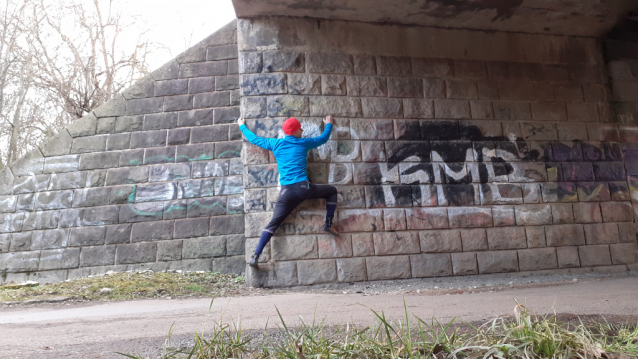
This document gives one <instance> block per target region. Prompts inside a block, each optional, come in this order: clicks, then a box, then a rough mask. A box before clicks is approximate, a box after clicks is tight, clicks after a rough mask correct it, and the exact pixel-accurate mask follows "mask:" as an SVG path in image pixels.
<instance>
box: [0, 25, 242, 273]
mask: <svg viewBox="0 0 638 359" xmlns="http://www.w3.org/2000/svg"><path fill="white" fill-rule="evenodd" d="M236 38H237V37H236V23H235V22H233V23H231V24H229V25H227V26H226V27H224V28H222V29H221V30H219V31H218V32H216V33H215V34H213V35H211V36H210V37H208V38H207V39H205V40H204V41H202V42H201V43H199V44H197V45H196V46H194V47H193V48H191V49H189V50H188V51H186V52H185V53H183V54H181V55H180V56H178V57H177V58H176V59H175V60H172V61H171V62H169V63H168V64H166V65H165V66H163V67H162V68H160V69H159V70H157V71H155V72H153V73H152V74H150V75H148V76H147V77H146V78H144V79H142V80H140V81H139V82H138V83H136V84H135V85H133V86H132V87H131V88H129V89H127V90H125V91H124V92H123V93H122V94H121V95H117V96H116V97H115V98H114V99H113V100H111V101H109V102H108V103H106V104H104V105H103V106H100V107H99V108H97V109H95V111H93V112H92V113H90V114H88V115H87V116H85V117H83V118H81V119H79V120H77V121H76V122H74V123H73V124H72V125H71V126H70V127H69V128H68V129H65V130H63V131H62V132H60V133H59V134H58V135H56V136H55V137H54V138H53V139H52V140H51V141H49V142H48V143H46V144H45V145H44V146H42V148H40V149H36V150H35V151H33V152H31V153H29V154H28V155H27V156H25V157H24V158H22V159H20V160H18V161H16V162H15V163H13V164H12V166H10V167H9V168H7V169H5V170H4V171H3V172H1V173H0V281H23V280H26V279H30V278H40V279H39V281H41V282H42V281H43V279H44V281H45V282H46V281H57V280H64V279H67V278H73V277H77V276H85V275H90V274H98V273H103V272H106V271H109V270H116V271H124V270H137V269H153V270H166V269H184V270H216V271H221V272H226V273H236V274H240V273H242V272H243V271H244V247H245V245H244V242H245V237H244V215H243V213H244V208H243V203H244V201H243V191H244V185H243V172H244V171H243V165H242V163H241V159H240V152H241V141H240V140H241V137H240V133H239V131H238V127H237V125H236V124H235V121H236V119H237V117H238V116H239V107H238V106H239V77H238V63H237V54H238V52H237V45H236Z"/></svg>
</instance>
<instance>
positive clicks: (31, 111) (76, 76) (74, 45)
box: [0, 0, 155, 168]
mask: <svg viewBox="0 0 638 359" xmlns="http://www.w3.org/2000/svg"><path fill="white" fill-rule="evenodd" d="M5 1H7V3H6V5H5V8H4V9H0V150H1V149H2V148H6V151H0V168H1V167H2V166H3V162H4V163H11V162H12V161H14V160H16V159H17V158H19V157H20V156H21V155H23V154H24V153H25V152H26V151H27V150H29V149H31V148H33V147H34V146H36V145H38V144H39V143H40V142H42V141H44V140H45V139H46V138H48V137H50V136H53V135H54V134H55V133H57V132H58V131H59V130H61V129H62V128H64V127H66V126H67V125H68V124H69V123H70V122H71V121H73V120H74V119H76V118H79V117H82V116H84V115H85V114H87V113H88V112H90V111H91V110H93V109H94V108H96V107H97V106H100V105H101V104H103V103H104V102H106V101H108V100H109V99H111V98H112V97H113V96H114V95H115V94H117V93H118V92H121V91H122V90H123V89H125V88H126V87H128V86H130V85H131V84H133V83H134V82H135V81H137V80H138V79H140V78H141V77H143V76H144V75H146V74H147V73H148V68H147V56H148V54H149V53H150V49H151V48H155V47H154V46H153V45H152V44H149V42H148V41H146V40H144V38H145V31H140V30H139V26H137V27H136V23H135V19H128V20H127V21H125V20H123V17H122V14H121V13H118V12H116V11H115V10H114V8H113V2H114V1H116V0H88V1H87V0H5ZM131 39H133V40H132V41H131ZM3 155H4V156H3ZM3 157H4V159H5V160H4V161H3Z"/></svg>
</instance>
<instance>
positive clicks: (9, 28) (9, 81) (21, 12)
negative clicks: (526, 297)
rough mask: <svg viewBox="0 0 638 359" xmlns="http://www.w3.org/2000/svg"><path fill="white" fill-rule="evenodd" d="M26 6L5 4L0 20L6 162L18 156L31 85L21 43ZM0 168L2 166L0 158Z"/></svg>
mask: <svg viewBox="0 0 638 359" xmlns="http://www.w3.org/2000/svg"><path fill="white" fill-rule="evenodd" d="M26 7H27V1H21V2H12V1H7V3H6V4H5V7H4V9H3V13H2V16H1V17H0V120H3V124H4V126H3V127H4V132H9V138H8V150H7V157H6V158H7V159H6V162H7V163H10V162H11V161H13V160H15V159H16V158H17V156H18V141H19V139H18V138H19V134H20V122H21V114H22V108H23V107H24V104H25V100H26V96H27V93H28V91H29V87H30V86H31V80H30V75H31V71H30V70H31V69H30V67H31V63H30V61H28V58H25V56H24V52H25V49H24V47H23V45H24V41H21V40H23V35H24V34H25V33H28V31H25V30H26V29H25V24H24V23H23V22H22V19H23V18H24V16H25V13H26ZM21 42H22V43H21ZM0 133H1V132H0ZM0 167H4V164H3V161H2V157H0Z"/></svg>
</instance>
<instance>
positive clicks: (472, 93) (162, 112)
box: [0, 1, 638, 287]
mask: <svg viewBox="0 0 638 359" xmlns="http://www.w3.org/2000/svg"><path fill="white" fill-rule="evenodd" d="M237 2H238V1H236V3H237ZM239 2H241V1H239ZM600 44H601V41H600V39H598V38H596V37H587V36H563V35H547V34H525V33H520V32H505V31H500V32H499V31H492V32H483V31H476V30H470V29H445V28H440V27H438V28H434V27H426V26H402V25H381V24H374V23H365V22H356V21H332V20H318V19H309V18H293V17H276V16H268V17H263V18H259V17H254V18H251V19H239V20H238V21H237V22H236V23H235V22H233V23H232V24H229V25H227V26H226V27H225V28H223V29H221V30H219V31H218V32H216V33H215V34H213V35H211V36H210V37H208V38H207V39H205V40H204V41H202V42H201V43H199V44H197V45H196V46H194V47H193V48H191V49H189V50H188V51H186V52H185V53H183V54H181V55H179V56H178V57H177V58H176V59H174V60H173V61H171V62H169V63H168V64H166V65H165V66H164V67H162V68H160V69H159V70H157V71H155V72H153V73H152V74H150V75H149V76H147V77H146V78H144V79H142V80H140V81H139V82H138V83H136V84H135V85H134V86H133V87H131V88H129V89H127V90H126V91H124V93H122V94H121V95H118V96H117V97H116V98H115V99H113V100H112V101H110V102H108V103H106V104H104V105H103V106H100V107H98V108H97V109H95V110H94V111H93V112H92V113H91V114H89V115H87V116H85V117H84V118H82V119H79V120H77V121H76V122H75V123H73V124H72V125H71V126H70V127H69V128H67V129H66V130H64V131H62V132H61V133H59V134H58V135H56V136H55V137H54V138H53V139H51V140H50V141H49V142H48V143H46V144H45V145H43V146H42V147H41V148H39V149H37V150H35V151H33V152H31V153H29V154H28V155H26V156H25V157H24V158H22V159H20V160H18V161H16V162H15V163H13V164H12V165H11V166H9V167H8V168H7V169H5V170H4V171H2V172H0V280H2V281H21V280H25V279H35V280H39V281H41V282H47V281H59V280H64V279H68V278H74V277H78V276H85V275H91V274H99V273H104V272H106V271H109V270H114V271H124V270H140V269H152V270H168V269H182V270H213V271H220V272H226V273H236V274H240V273H244V272H245V273H246V276H247V281H248V284H249V285H252V286H271V287H287V286H296V285H313V284H324V283H337V282H356V281H372V280H386V279H404V278H425V277H439V276H454V275H477V274H489V273H512V272H535V273H570V272H587V271H599V272H619V271H627V270H629V269H635V268H636V253H637V242H636V228H635V224H634V222H635V220H634V218H635V216H636V213H638V145H636V144H637V143H638V135H637V133H638V132H636V128H637V126H638V122H637V121H638V120H637V119H638V110H637V109H638V97H636V93H638V92H637V91H636V90H637V89H638V85H637V84H638V71H636V69H638V67H637V66H636V64H638V56H636V55H635V54H637V53H638V52H636V51H635V49H634V48H632V47H631V46H627V45H626V44H621V45H618V43H616V42H614V41H613V40H608V41H607V42H605V48H606V51H607V52H606V53H605V56H603V55H604V54H603V50H602V49H601V46H600ZM619 49H620V50H619ZM606 59H607V62H606ZM240 114H241V116H243V117H245V118H246V119H247V125H248V127H249V128H250V129H252V130H253V131H254V132H255V133H256V134H257V135H259V136H265V137H281V136H283V133H282V132H281V124H282V122H283V121H284V120H285V119H286V118H288V117H297V118H298V119H299V120H300V121H301V122H302V126H303V128H304V130H305V132H304V133H305V135H306V136H317V135H319V134H320V133H321V132H322V131H323V123H322V118H323V117H324V116H326V115H333V116H334V117H335V119H336V125H335V127H334V130H333V133H332V137H331V140H330V141H329V142H328V143H327V144H325V145H324V146H322V147H320V148H318V149H316V150H313V151H312V152H311V153H310V155H309V159H308V160H309V165H308V171H309V176H310V178H311V180H312V181H313V182H316V183H329V184H333V185H335V186H337V188H338V190H339V205H338V211H337V215H336V221H337V227H338V229H339V231H340V232H341V234H340V235H339V236H338V237H332V236H329V235H325V234H322V233H321V226H322V224H323V222H324V215H325V204H324V203H322V201H308V202H305V203H304V204H302V205H301V206H300V207H299V208H297V209H296V210H295V211H294V212H293V214H292V215H291V216H290V217H289V218H288V219H287V220H286V221H285V223H284V225H283V226H282V227H281V228H280V229H279V231H278V233H277V234H276V235H275V236H274V237H273V240H272V241H271V243H270V244H269V246H267V247H266V250H265V252H264V254H263V255H262V257H261V258H260V261H261V262H260V264H259V267H258V268H257V269H253V268H250V267H247V266H246V264H245V259H246V258H247V257H248V256H249V255H250V253H252V251H253V250H254V248H255V245H256V243H257V240H258V237H259V235H260V233H261V230H262V229H263V227H264V226H265V224H266V223H267V222H268V220H269V219H270V217H271V215H272V210H273V207H274V203H275V201H276V199H277V196H278V193H279V188H278V178H279V174H278V169H277V164H276V161H275V158H274V157H273V155H272V153H270V152H268V151H265V150H262V149H260V148H258V147H255V146H252V145H250V144H249V143H248V142H246V141H245V140H242V136H241V133H240V131H239V129H238V127H237V125H236V123H235V122H236V119H237V118H238V117H239V116H240Z"/></svg>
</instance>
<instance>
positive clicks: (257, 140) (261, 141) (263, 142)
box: [237, 118, 277, 151]
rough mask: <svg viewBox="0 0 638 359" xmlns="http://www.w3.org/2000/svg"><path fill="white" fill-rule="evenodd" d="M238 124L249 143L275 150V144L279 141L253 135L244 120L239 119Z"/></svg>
mask: <svg viewBox="0 0 638 359" xmlns="http://www.w3.org/2000/svg"><path fill="white" fill-rule="evenodd" d="M237 124H238V125H239V129H240V130H241V133H243V134H244V137H246V139H247V140H248V142H250V143H252V144H253V145H255V146H259V147H261V148H263V149H266V150H269V151H272V150H273V148H274V147H275V143H276V141H277V140H276V139H274V138H265V137H259V136H257V135H255V134H254V133H252V131H250V130H249V129H248V127H246V121H245V120H244V119H243V118H240V119H238V120H237Z"/></svg>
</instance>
